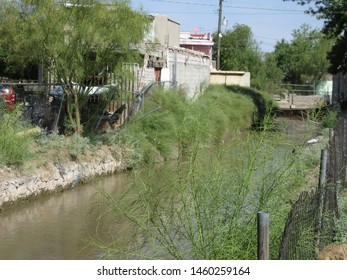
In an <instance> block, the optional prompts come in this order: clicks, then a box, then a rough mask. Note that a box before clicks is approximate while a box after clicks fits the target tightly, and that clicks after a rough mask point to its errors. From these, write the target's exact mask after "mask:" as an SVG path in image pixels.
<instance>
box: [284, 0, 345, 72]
mask: <svg viewBox="0 0 347 280" xmlns="http://www.w3.org/2000/svg"><path fill="white" fill-rule="evenodd" d="M284 1H295V2H298V3H299V4H301V5H306V4H314V5H313V7H310V8H309V9H308V12H309V13H311V14H313V15H316V16H317V17H318V18H320V19H324V27H323V33H324V34H326V35H328V36H329V37H330V38H332V39H334V40H335V41H334V44H333V46H332V48H331V50H330V51H329V54H328V58H329V59H330V62H331V67H330V68H329V70H330V72H331V73H333V74H334V73H338V72H344V73H346V72H347V25H346V22H347V9H346V6H347V1H346V0H334V1H331V0H284Z"/></svg>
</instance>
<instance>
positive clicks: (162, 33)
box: [153, 15, 180, 47]
mask: <svg viewBox="0 0 347 280" xmlns="http://www.w3.org/2000/svg"><path fill="white" fill-rule="evenodd" d="M153 28H154V36H155V39H157V40H158V42H159V43H160V44H161V45H165V46H174V47H178V46H179V44H180V24H179V23H177V22H175V21H173V20H171V19H169V18H167V17H166V16H160V15H155V16H154V21H153Z"/></svg>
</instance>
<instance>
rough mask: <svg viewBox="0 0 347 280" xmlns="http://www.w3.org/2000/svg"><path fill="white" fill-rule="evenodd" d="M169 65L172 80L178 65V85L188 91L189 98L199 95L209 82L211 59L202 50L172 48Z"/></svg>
mask: <svg viewBox="0 0 347 280" xmlns="http://www.w3.org/2000/svg"><path fill="white" fill-rule="evenodd" d="M169 65H170V66H171V68H170V69H171V75H172V80H174V77H173V75H174V67H176V81H177V86H178V87H179V88H182V89H183V90H184V91H186V92H187V95H188V98H194V97H197V96H198V95H199V94H201V93H202V89H203V88H204V87H206V86H207V85H208V84H209V80H210V71H211V68H210V66H211V61H210V58H209V57H208V56H206V55H204V54H202V53H200V52H196V51H191V50H187V49H183V48H175V49H171V50H170V53H169ZM175 65H176V66H175Z"/></svg>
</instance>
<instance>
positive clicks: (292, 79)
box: [274, 24, 331, 84]
mask: <svg viewBox="0 0 347 280" xmlns="http://www.w3.org/2000/svg"><path fill="white" fill-rule="evenodd" d="M292 36H293V39H292V40H291V42H287V41H285V40H282V41H280V42H278V43H277V44H276V46H275V51H274V54H275V57H276V60H277V65H278V67H279V68H280V69H282V71H283V73H284V78H283V80H284V82H286V83H293V84H298V83H315V82H317V81H319V80H320V79H321V78H322V77H323V76H324V75H325V74H326V73H327V72H328V68H329V65H330V64H329V61H328V59H327V53H328V51H329V50H330V47H331V41H330V40H329V39H327V38H326V37H325V36H324V35H323V34H322V33H321V32H320V31H319V30H317V29H312V28H311V27H310V26H308V25H307V24H304V25H302V26H301V27H300V28H299V29H296V30H294V31H293V33H292Z"/></svg>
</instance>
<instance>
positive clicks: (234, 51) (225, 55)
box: [214, 24, 261, 71]
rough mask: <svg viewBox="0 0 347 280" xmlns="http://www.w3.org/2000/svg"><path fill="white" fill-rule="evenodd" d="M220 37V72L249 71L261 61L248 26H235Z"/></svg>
mask: <svg viewBox="0 0 347 280" xmlns="http://www.w3.org/2000/svg"><path fill="white" fill-rule="evenodd" d="M222 36H223V37H222V40H221V55H220V60H221V67H220V69H221V70H235V71H251V70H252V69H254V65H255V64H256V63H257V62H260V61H261V53H260V50H259V47H258V45H257V42H256V41H255V40H254V38H253V33H252V30H251V28H250V27H249V26H247V25H244V24H236V25H234V27H233V28H232V29H230V30H227V31H226V32H225V33H223V34H222ZM214 37H216V34H215V35H214ZM215 41H216V38H215Z"/></svg>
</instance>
